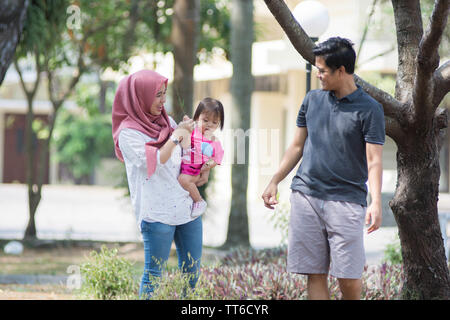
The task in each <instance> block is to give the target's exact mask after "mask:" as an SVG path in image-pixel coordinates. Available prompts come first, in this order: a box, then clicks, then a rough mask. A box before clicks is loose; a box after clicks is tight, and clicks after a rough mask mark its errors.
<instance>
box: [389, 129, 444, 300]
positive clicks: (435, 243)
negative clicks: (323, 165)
mask: <svg viewBox="0 0 450 320" xmlns="http://www.w3.org/2000/svg"><path fill="white" fill-rule="evenodd" d="M438 140H439V136H437V135H436V134H432V133H430V134H428V135H426V136H425V137H423V136H420V134H414V133H412V134H410V135H408V138H407V141H404V143H399V144H398V152H397V170H398V184H397V190H396V193H395V196H394V199H393V200H392V201H391V202H390V205H391V208H392V211H393V213H394V217H395V219H396V222H397V225H398V228H399V236H400V241H401V247H402V257H403V263H404V271H405V285H404V289H403V298H405V299H449V297H450V286H449V284H450V278H449V272H448V267H447V263H446V258H445V250H444V246H443V240H442V234H441V230H440V227H439V220H438V210H437V200H438V196H439V175H440V169H439V146H438V145H439V144H438Z"/></svg>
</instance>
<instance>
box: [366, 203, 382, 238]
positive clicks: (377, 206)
mask: <svg viewBox="0 0 450 320" xmlns="http://www.w3.org/2000/svg"><path fill="white" fill-rule="evenodd" d="M381 220H382V210H381V203H374V202H372V203H371V204H370V206H369V207H368V208H367V212H366V225H368V224H370V225H369V228H368V229H367V233H371V232H373V231H375V230H377V229H379V228H380V226H381Z"/></svg>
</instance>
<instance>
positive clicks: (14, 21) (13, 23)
mask: <svg viewBox="0 0 450 320" xmlns="http://www.w3.org/2000/svg"><path fill="white" fill-rule="evenodd" d="M28 2H29V1H28V0H21V1H17V0H3V1H0V85H1V84H2V82H3V79H4V78H5V74H6V71H7V70H8V67H9V65H10V64H11V62H12V59H13V57H14V53H15V51H16V47H17V43H18V42H19V39H20V34H21V33H22V29H23V25H24V21H25V18H26V13H27V8H28Z"/></svg>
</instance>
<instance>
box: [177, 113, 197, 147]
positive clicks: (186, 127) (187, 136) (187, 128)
mask: <svg viewBox="0 0 450 320" xmlns="http://www.w3.org/2000/svg"><path fill="white" fill-rule="evenodd" d="M194 126H195V122H194V120H192V119H190V118H189V117H188V116H184V117H183V121H181V122H180V123H179V124H178V127H177V128H176V129H175V130H174V131H173V132H172V135H174V136H175V137H176V138H177V139H178V141H180V142H181V147H182V148H183V149H188V148H189V147H190V146H191V133H192V130H194Z"/></svg>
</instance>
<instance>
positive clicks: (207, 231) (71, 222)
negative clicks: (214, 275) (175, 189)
mask: <svg viewBox="0 0 450 320" xmlns="http://www.w3.org/2000/svg"><path fill="white" fill-rule="evenodd" d="M442 199H443V200H442ZM440 205H441V207H442V208H443V209H447V211H450V210H448V209H450V195H445V196H441V201H440ZM229 208H230V203H229V201H228V200H227V199H219V198H217V199H214V201H211V205H210V207H209V209H208V212H207V213H206V215H205V218H204V244H205V245H207V246H219V245H221V244H222V243H223V242H224V241H225V239H226V231H227V224H228V213H229ZM248 211H249V224H250V226H249V228H250V241H251V244H252V246H253V247H255V248H266V247H274V246H277V245H279V244H280V241H281V238H282V237H281V234H280V232H279V231H278V230H276V229H275V228H274V226H273V222H271V221H270V216H271V215H273V214H274V213H273V211H271V210H269V209H266V208H265V207H264V206H263V204H262V201H259V200H258V201H254V202H250V203H249V206H248ZM27 221H28V209H27V191H26V186H25V185H18V184H0V238H2V239H20V238H22V236H23V233H24V230H25V227H26V224H27ZM36 226H37V233H38V238H40V239H74V240H99V241H141V235H140V233H139V231H138V229H137V225H136V222H135V217H134V215H133V213H132V210H131V205H130V200H129V198H125V197H123V191H122V190H119V189H113V188H109V187H98V186H65V185H48V186H44V187H43V194H42V201H41V203H40V205H39V208H38V211H37V214H36ZM396 235H397V228H396V227H383V228H380V230H378V231H376V232H374V233H372V234H370V235H367V234H366V233H365V238H364V240H365V248H366V257H367V263H368V264H378V263H380V262H381V260H382V258H383V255H384V254H383V251H384V249H385V247H386V245H387V244H389V243H393V242H394V241H395V238H396Z"/></svg>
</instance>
